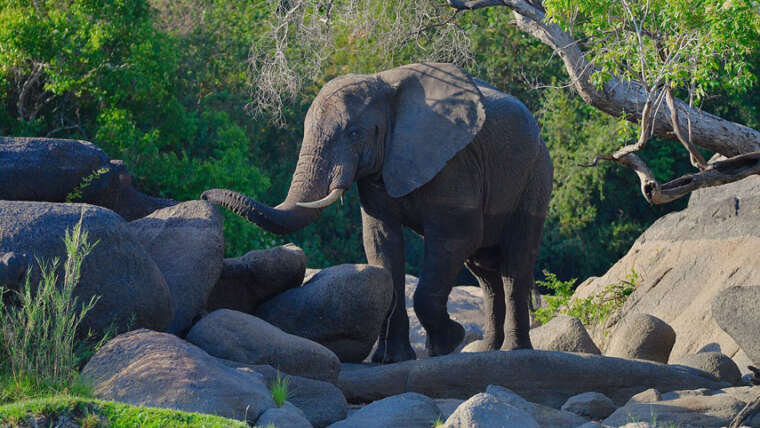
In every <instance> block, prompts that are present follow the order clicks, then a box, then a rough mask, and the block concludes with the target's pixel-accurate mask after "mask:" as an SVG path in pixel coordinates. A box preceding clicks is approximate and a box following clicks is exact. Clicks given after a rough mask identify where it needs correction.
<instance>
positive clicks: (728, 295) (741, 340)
mask: <svg viewBox="0 0 760 428" xmlns="http://www.w3.org/2000/svg"><path fill="white" fill-rule="evenodd" d="M757 302H760V287H729V288H727V289H725V290H723V291H721V292H720V293H718V295H717V296H715V299H714V300H713V302H712V315H713V317H714V318H715V321H716V322H717V323H718V325H719V326H720V328H721V329H723V331H725V332H726V333H728V335H729V336H731V338H732V339H734V341H736V343H737V344H738V345H739V347H740V348H741V349H742V350H743V351H744V352H745V353H747V356H748V357H749V359H750V360H752V362H753V363H755V364H756V365H760V337H758V332H760V313H758V310H757Z"/></svg>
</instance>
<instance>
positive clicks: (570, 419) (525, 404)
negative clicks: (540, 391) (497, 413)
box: [486, 385, 588, 428]
mask: <svg viewBox="0 0 760 428" xmlns="http://www.w3.org/2000/svg"><path fill="white" fill-rule="evenodd" d="M486 392H487V393H489V394H491V395H493V396H494V397H496V398H498V399H499V400H501V401H503V402H505V403H507V404H509V405H510V406H514V407H516V408H518V409H520V410H522V411H524V412H526V413H528V414H529V415H530V416H531V417H533V419H534V420H535V421H536V422H538V424H539V425H540V426H542V427H552V428H575V427H577V426H579V425H583V424H584V423H586V422H588V420H587V419H584V418H582V417H581V416H578V415H576V414H574V413H570V412H567V411H565V410H564V409H563V410H557V409H554V408H551V407H549V406H543V405H541V404H536V403H531V402H530V401H528V400H526V399H524V398H522V397H520V396H519V395H517V394H515V393H514V392H513V391H511V390H509V389H507V388H504V387H503V386H499V385H488V388H486Z"/></svg>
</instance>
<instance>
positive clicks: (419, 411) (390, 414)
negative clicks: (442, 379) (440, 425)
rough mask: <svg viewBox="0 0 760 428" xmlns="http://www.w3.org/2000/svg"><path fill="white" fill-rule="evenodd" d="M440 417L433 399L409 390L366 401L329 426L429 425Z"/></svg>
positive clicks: (425, 427)
mask: <svg viewBox="0 0 760 428" xmlns="http://www.w3.org/2000/svg"><path fill="white" fill-rule="evenodd" d="M440 417H441V411H440V410H439V409H438V407H436V405H435V403H433V400H431V399H430V398H428V397H425V396H424V395H420V394H415V393H413V392H409V393H405V394H400V395H395V396H393V397H388V398H385V399H382V400H378V401H375V402H374V403H371V404H368V405H366V406H364V407H362V408H361V409H359V410H358V411H356V412H354V413H353V414H352V415H351V416H349V417H348V418H347V419H345V420H342V421H340V422H336V423H334V424H332V425H330V428H358V427H362V428H391V427H404V428H430V427H431V426H433V423H434V422H435V421H436V420H438V419H439V418H440Z"/></svg>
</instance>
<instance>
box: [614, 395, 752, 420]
mask: <svg viewBox="0 0 760 428" xmlns="http://www.w3.org/2000/svg"><path fill="white" fill-rule="evenodd" d="M745 404H746V402H744V401H741V400H740V399H738V398H737V397H736V396H734V395H732V394H729V393H726V392H725V391H721V390H710V389H701V390H693V391H673V392H669V393H663V394H658V393H652V392H646V393H645V394H643V395H642V396H635V397H633V398H631V400H630V401H629V402H628V403H627V404H626V405H625V406H623V407H621V408H619V409H617V410H616V411H615V412H614V413H613V414H612V415H610V417H608V418H607V419H605V420H604V421H602V424H604V425H606V426H612V427H619V426H624V425H625V424H627V423H629V422H632V421H640V422H648V423H652V425H654V424H655V423H656V425H657V426H678V427H683V428H697V427H701V428H712V427H714V428H719V427H724V426H728V424H729V423H730V422H731V419H733V417H734V416H736V414H737V413H739V411H740V410H741V409H742V408H743V407H744V406H745Z"/></svg>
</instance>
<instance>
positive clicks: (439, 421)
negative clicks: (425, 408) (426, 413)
mask: <svg viewBox="0 0 760 428" xmlns="http://www.w3.org/2000/svg"><path fill="white" fill-rule="evenodd" d="M441 425H443V419H441V417H440V416H438V417H437V418H436V419H435V420H434V421H433V425H431V426H432V428H436V427H439V426H441Z"/></svg>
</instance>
